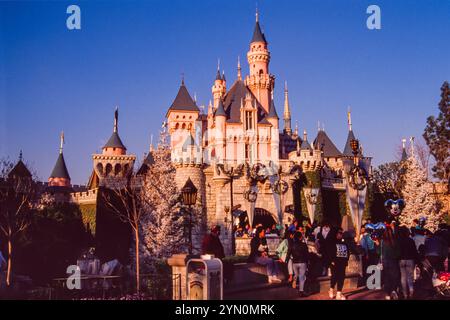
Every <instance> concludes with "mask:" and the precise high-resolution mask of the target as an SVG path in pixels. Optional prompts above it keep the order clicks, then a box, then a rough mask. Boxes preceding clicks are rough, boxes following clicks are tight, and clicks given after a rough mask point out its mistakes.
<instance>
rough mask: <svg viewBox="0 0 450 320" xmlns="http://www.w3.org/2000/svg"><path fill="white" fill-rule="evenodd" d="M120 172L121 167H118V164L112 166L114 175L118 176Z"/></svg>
mask: <svg viewBox="0 0 450 320" xmlns="http://www.w3.org/2000/svg"><path fill="white" fill-rule="evenodd" d="M121 170H122V166H121V165H120V164H118V163H117V164H116V165H115V166H114V175H116V176H117V175H119V174H120V171H121Z"/></svg>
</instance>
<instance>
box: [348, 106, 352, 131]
mask: <svg viewBox="0 0 450 320" xmlns="http://www.w3.org/2000/svg"><path fill="white" fill-rule="evenodd" d="M347 123H348V130H349V131H352V111H351V109H350V107H348V110H347Z"/></svg>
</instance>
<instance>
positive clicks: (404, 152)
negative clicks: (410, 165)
mask: <svg viewBox="0 0 450 320" xmlns="http://www.w3.org/2000/svg"><path fill="white" fill-rule="evenodd" d="M406 159H408V154H407V153H406V139H405V138H403V139H402V158H401V161H405V160H406Z"/></svg>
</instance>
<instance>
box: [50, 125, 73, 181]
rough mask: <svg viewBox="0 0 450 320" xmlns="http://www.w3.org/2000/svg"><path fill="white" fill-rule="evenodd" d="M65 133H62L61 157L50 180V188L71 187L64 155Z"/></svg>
mask: <svg viewBox="0 0 450 320" xmlns="http://www.w3.org/2000/svg"><path fill="white" fill-rule="evenodd" d="M63 145H64V132H61V142H60V146H59V156H58V159H57V160H56V163H55V166H54V167H53V171H52V173H51V174H50V177H49V178H48V185H49V186H50V187H70V176H69V171H68V170H67V166H66V162H65V161H64V155H63Z"/></svg>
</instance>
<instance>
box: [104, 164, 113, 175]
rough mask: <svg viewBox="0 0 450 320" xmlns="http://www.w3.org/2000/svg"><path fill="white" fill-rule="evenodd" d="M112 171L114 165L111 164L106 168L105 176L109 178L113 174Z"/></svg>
mask: <svg viewBox="0 0 450 320" xmlns="http://www.w3.org/2000/svg"><path fill="white" fill-rule="evenodd" d="M111 171H112V165H111V163H108V164H107V165H106V168H105V175H107V176H108V175H109V174H110V173H111Z"/></svg>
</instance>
